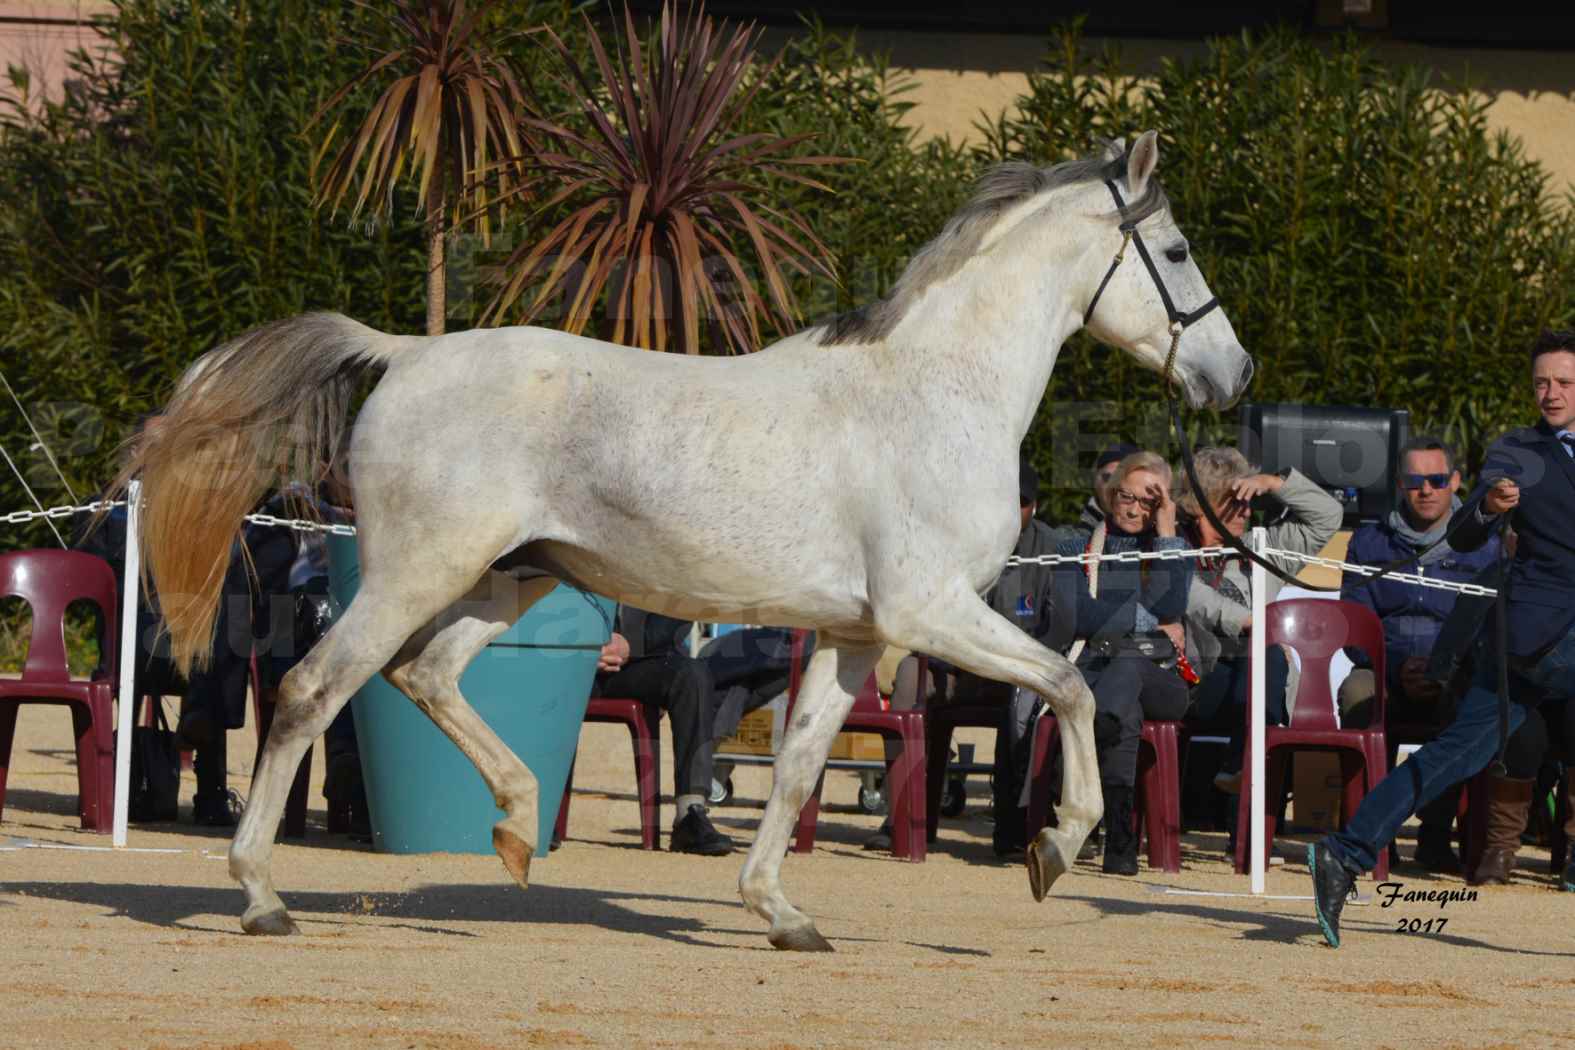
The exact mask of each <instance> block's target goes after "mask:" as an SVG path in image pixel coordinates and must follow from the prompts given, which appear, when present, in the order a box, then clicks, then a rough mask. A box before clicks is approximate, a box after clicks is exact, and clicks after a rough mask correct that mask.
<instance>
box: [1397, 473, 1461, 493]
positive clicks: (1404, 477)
mask: <svg viewBox="0 0 1575 1050" xmlns="http://www.w3.org/2000/svg"><path fill="white" fill-rule="evenodd" d="M1449 477H1450V476H1449V475H1448V474H1401V475H1400V487H1401V488H1403V489H1405V490H1406V491H1408V492H1414V491H1416V490H1417V489H1419V488H1421V487H1422V486H1423V485H1424V484H1426V485H1431V486H1433V488H1435V489H1445V488H1448V487H1449Z"/></svg>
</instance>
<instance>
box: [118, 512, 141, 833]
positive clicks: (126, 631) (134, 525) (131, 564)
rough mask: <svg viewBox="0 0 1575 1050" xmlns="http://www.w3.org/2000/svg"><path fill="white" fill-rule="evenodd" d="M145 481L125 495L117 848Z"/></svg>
mask: <svg viewBox="0 0 1575 1050" xmlns="http://www.w3.org/2000/svg"><path fill="white" fill-rule="evenodd" d="M141 504H142V482H140V481H133V482H132V483H131V487H130V489H129V490H128V491H127V493H126V567H125V568H126V571H125V577H126V582H125V586H124V587H123V588H122V594H121V599H120V710H119V712H118V715H119V717H118V718H117V719H116V722H117V725H118V730H117V732H116V734H115V836H114V840H113V842H114V845H115V846H116V847H117V848H119V847H122V846H125V844H126V815H127V811H128V810H129V809H130V806H131V723H132V715H133V714H134V713H135V710H136V706H137V698H136V697H134V696H132V695H131V694H132V681H133V679H134V678H135V676H136V671H137V592H138V589H139V587H140V585H141V582H142V580H141V575H142V550H141V548H140V547H139V546H138V544H137V530H138V527H139V523H138V518H139V517H140V516H141V509H142V507H141Z"/></svg>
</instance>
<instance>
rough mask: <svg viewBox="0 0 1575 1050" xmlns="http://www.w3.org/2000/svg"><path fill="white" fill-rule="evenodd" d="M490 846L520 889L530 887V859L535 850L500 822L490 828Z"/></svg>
mask: <svg viewBox="0 0 1575 1050" xmlns="http://www.w3.org/2000/svg"><path fill="white" fill-rule="evenodd" d="M492 848H493V849H495V850H497V852H498V856H499V858H501V859H502V861H503V866H504V867H505V868H508V869H509V874H510V875H512V876H514V881H515V882H517V883H519V884H520V888H521V889H529V888H530V859H531V857H532V856H533V855H534V854H535V852H536V850H535V848H534V847H532V846H531V845H530V843H528V842H526V841H525V840H524V839H522V838H520V837H519V836H518V835H516V834H514V832H512V831H510V830H509V829H508V828H505V827H504V826H503V825H502V824H498V825H495V826H494V827H493V829H492Z"/></svg>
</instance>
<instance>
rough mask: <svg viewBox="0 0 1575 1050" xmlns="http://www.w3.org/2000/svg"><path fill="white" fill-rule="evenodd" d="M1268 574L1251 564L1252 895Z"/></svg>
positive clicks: (1259, 870)
mask: <svg viewBox="0 0 1575 1050" xmlns="http://www.w3.org/2000/svg"><path fill="white" fill-rule="evenodd" d="M1250 542H1251V544H1252V549H1253V551H1254V552H1256V553H1258V554H1262V553H1263V551H1264V548H1266V547H1267V546H1268V534H1267V533H1266V532H1264V530H1263V529H1261V528H1258V529H1253V530H1252V537H1251V540H1250ZM1268 583H1269V574H1268V573H1267V572H1265V571H1264V570H1263V566H1261V565H1259V564H1258V563H1257V562H1253V563H1252V632H1251V657H1250V662H1251V665H1252V682H1251V687H1252V701H1251V704H1250V705H1249V708H1248V711H1247V725H1248V727H1249V729H1248V733H1247V737H1248V739H1249V740H1250V741H1251V743H1252V748H1251V751H1250V752H1249V754H1248V761H1249V762H1251V763H1252V767H1251V768H1252V798H1251V800H1250V805H1251V806H1252V809H1251V812H1250V815H1249V834H1248V840H1247V846H1248V852H1247V856H1248V857H1249V858H1251V867H1250V868H1248V871H1250V872H1251V873H1252V892H1253V893H1255V894H1261V893H1263V891H1264V882H1263V798H1264V780H1265V778H1266V776H1267V773H1266V770H1265V768H1264V766H1265V765H1266V763H1265V762H1264V759H1263V756H1264V739H1263V738H1264V736H1265V735H1266V734H1265V732H1264V728H1265V726H1264V722H1265V719H1266V717H1267V715H1266V711H1265V709H1266V708H1267V706H1268V705H1267V703H1266V696H1265V693H1266V689H1265V686H1264V675H1263V671H1264V660H1265V659H1266V648H1267V647H1266V646H1265V645H1264V631H1263V619H1264V615H1265V613H1264V610H1265V606H1266V605H1267V603H1266V602H1265V601H1264V599H1265V598H1266V597H1267V595H1266V594H1265V592H1266V591H1267V590H1268Z"/></svg>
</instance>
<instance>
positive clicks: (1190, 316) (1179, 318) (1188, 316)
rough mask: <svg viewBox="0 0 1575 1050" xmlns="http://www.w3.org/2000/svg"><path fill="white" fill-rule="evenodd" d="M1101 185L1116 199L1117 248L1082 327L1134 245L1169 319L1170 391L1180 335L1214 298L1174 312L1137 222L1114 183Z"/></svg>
mask: <svg viewBox="0 0 1575 1050" xmlns="http://www.w3.org/2000/svg"><path fill="white" fill-rule="evenodd" d="M1105 185H1106V186H1107V187H1108V188H1109V190H1110V195H1111V196H1112V197H1114V198H1115V199H1116V210H1117V211H1118V212H1119V213H1120V214H1121V248H1120V249H1119V250H1118V251H1117V252H1116V257H1115V258H1114V259H1112V260H1110V269H1108V270H1106V271H1105V277H1104V280H1102V281H1100V282H1099V288H1098V289H1097V290H1096V291H1095V292H1094V298H1093V299H1092V300H1091V301H1090V302H1089V304H1088V309H1087V310H1084V311H1083V325H1084V327H1087V325H1088V321H1089V319H1090V318H1091V317H1093V316H1094V307H1096V306H1098V305H1099V297H1100V296H1102V295H1104V294H1105V286H1106V285H1108V284H1109V283H1110V278H1112V277H1114V276H1115V275H1116V268H1117V267H1118V266H1120V265H1121V261H1122V260H1123V259H1125V258H1126V254H1127V245H1128V244H1135V245H1137V250H1138V257H1139V258H1141V259H1142V260H1143V265H1144V267H1146V268H1147V269H1148V275H1149V276H1150V277H1152V278H1153V279H1154V287H1155V288H1158V289H1159V299H1160V302H1162V303H1164V304H1165V314H1166V316H1168V317H1169V318H1170V353H1169V354H1167V355H1165V387H1166V389H1169V388H1170V385H1171V383H1172V382H1173V381H1174V379H1175V375H1174V372H1173V369H1174V368H1175V366H1176V349H1177V348H1178V347H1179V346H1181V333H1182V332H1184V331H1186V329H1187V327H1188V326H1189V325H1193V324H1196V323H1197V322H1198V321H1200V320H1202V319H1203V317H1204V316H1205V315H1207V314H1208V312H1209V311H1210V310H1213V309H1214V308H1215V307H1217V306H1219V304H1220V301H1219V298H1218V297H1215V298H1212V299H1210V300H1209V301H1208V302H1206V303H1204V304H1203V305H1202V306H1200V307H1198V308H1197V309H1196V310H1193V311H1192V312H1190V313H1182V312H1181V311H1180V310H1177V309H1176V304H1175V303H1174V302H1173V301H1172V300H1171V298H1170V292H1169V291H1168V290H1167V289H1166V288H1165V282H1164V280H1163V279H1162V278H1161V277H1160V275H1159V269H1158V268H1157V267H1155V265H1154V260H1153V258H1152V257H1151V256H1150V255H1149V254H1148V247H1147V246H1146V245H1145V244H1144V243H1143V235H1142V234H1141V233H1139V232H1138V228H1137V223H1138V221H1137V220H1136V219H1134V218H1132V217H1131V216H1129V215H1128V214H1127V202H1126V201H1124V200H1122V199H1121V191H1120V190H1119V189H1117V188H1116V184H1115V183H1114V182H1113V181H1111V180H1109V179H1106V180H1105Z"/></svg>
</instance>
